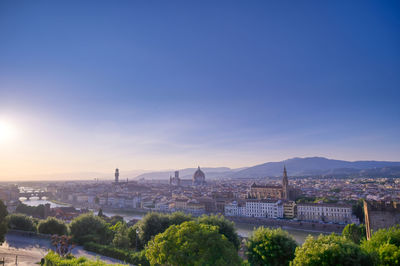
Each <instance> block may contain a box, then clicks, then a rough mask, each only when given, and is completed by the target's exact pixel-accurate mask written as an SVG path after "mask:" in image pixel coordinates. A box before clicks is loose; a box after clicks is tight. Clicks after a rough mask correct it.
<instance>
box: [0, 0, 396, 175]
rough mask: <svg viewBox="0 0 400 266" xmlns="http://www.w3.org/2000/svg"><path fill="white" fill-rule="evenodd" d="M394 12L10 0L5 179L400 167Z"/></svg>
mask: <svg viewBox="0 0 400 266" xmlns="http://www.w3.org/2000/svg"><path fill="white" fill-rule="evenodd" d="M399 7H400V6H399V2H396V1H384V2H379V1H373V2H369V1H368V2H365V1H363V2H357V1H354V2H346V3H339V2H336V1H332V2H330V3H322V2H320V1H313V4H312V5H310V3H309V2H308V3H307V4H305V3H300V2H296V3H290V4H289V3H288V2H275V3H271V2H268V3H265V2H262V1H255V2H251V3H248V2H244V1H242V2H235V3H234V4H232V2H230V1H229V2H224V1H222V2H218V3H215V2H208V3H202V4H200V2H197V3H193V2H191V3H187V2H180V3H179V5H170V4H169V3H168V2H158V3H157V5H147V4H144V3H141V2H130V1H121V2H120V3H119V4H118V5H114V4H113V3H112V2H110V1H96V2H95V3H94V2H87V1H85V2H82V1H68V2H63V3H60V2H57V3H55V2H46V3H44V2H42V1H25V2H24V4H23V7H22V6H21V3H20V2H15V1H2V2H1V3H0V32H2V40H1V41H0V58H1V60H0V170H1V171H0V180H3V181H6V180H12V179H15V178H24V179H30V178H32V179H37V178H40V177H41V176H46V177H48V176H49V175H52V174H63V173H66V174H67V175H68V173H70V174H71V173H83V172H86V173H88V172H89V173H90V172H100V173H110V178H112V174H113V170H114V169H115V168H116V167H119V168H121V169H124V170H125V171H136V170H138V171H137V173H138V174H139V173H141V172H142V170H147V171H150V170H161V169H182V168H187V167H197V166H198V165H201V166H205V167H219V166H224V167H231V168H239V167H247V166H253V165H256V164H260V163H265V162H270V161H281V160H285V159H288V158H292V157H307V156H324V157H328V158H334V159H341V160H350V161H355V160H388V161H400V142H399V141H398V136H400V123H399V117H400V105H399V104H398V99H399V97H400V91H399V85H400V75H399V69H400V53H399V51H400V50H399V47H400V27H399V15H398V14H399V10H400V9H399ZM71 175H72V174H71ZM78 176H79V175H78Z"/></svg>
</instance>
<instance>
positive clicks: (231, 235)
mask: <svg viewBox="0 0 400 266" xmlns="http://www.w3.org/2000/svg"><path fill="white" fill-rule="evenodd" d="M198 222H199V223H202V224H208V225H215V226H218V232H219V233H220V234H222V235H224V236H226V238H227V239H228V240H229V241H231V242H232V244H233V245H234V246H235V248H236V249H239V246H240V240H239V236H238V234H237V233H236V229H235V224H234V223H233V222H231V221H229V220H227V219H226V218H225V217H224V216H222V215H210V216H209V215H203V216H201V217H200V218H198Z"/></svg>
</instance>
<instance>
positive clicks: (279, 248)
mask: <svg viewBox="0 0 400 266" xmlns="http://www.w3.org/2000/svg"><path fill="white" fill-rule="evenodd" d="M246 246H247V252H246V254H247V258H248V261H249V263H250V264H251V265H289V262H290V261H291V260H293V258H294V252H295V250H296V246H297V244H296V241H295V240H294V239H293V238H292V237H291V236H290V235H289V233H288V232H287V231H283V230H282V229H280V228H279V229H269V228H264V227H259V228H258V229H256V230H255V231H254V232H253V234H252V235H251V236H250V238H249V239H248V241H247V242H246Z"/></svg>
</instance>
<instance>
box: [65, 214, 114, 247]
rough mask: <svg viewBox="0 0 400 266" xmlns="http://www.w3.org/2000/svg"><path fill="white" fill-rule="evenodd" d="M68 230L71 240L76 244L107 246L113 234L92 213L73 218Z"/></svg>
mask: <svg viewBox="0 0 400 266" xmlns="http://www.w3.org/2000/svg"><path fill="white" fill-rule="evenodd" d="M69 228H70V232H71V235H72V237H73V240H74V241H75V242H76V243H78V244H84V243H86V242H96V243H100V244H108V243H110V242H111V240H112V239H113V232H112V231H111V230H110V229H109V227H108V225H107V223H106V222H105V221H104V220H103V219H101V218H100V217H98V216H94V215H93V214H92V213H88V214H82V215H80V216H79V217H77V218H75V219H74V220H73V221H72V222H71V224H70V226H69Z"/></svg>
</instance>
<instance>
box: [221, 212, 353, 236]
mask: <svg viewBox="0 0 400 266" xmlns="http://www.w3.org/2000/svg"><path fill="white" fill-rule="evenodd" d="M226 218H227V219H229V220H231V221H233V222H235V224H248V225H253V226H255V227H258V226H265V227H281V228H283V229H285V230H287V229H295V230H300V231H306V232H311V233H325V234H326V233H337V234H341V233H342V231H343V228H344V227H345V226H346V225H341V224H325V223H315V222H307V221H294V220H284V219H268V218H254V217H229V216H226Z"/></svg>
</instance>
